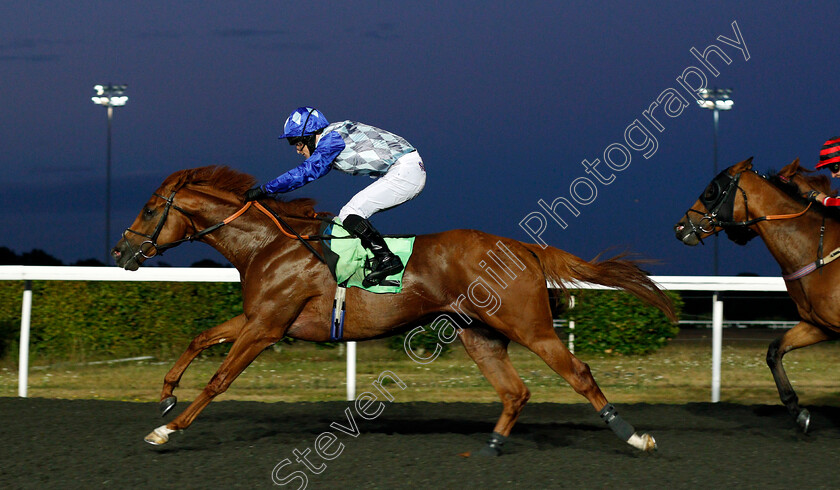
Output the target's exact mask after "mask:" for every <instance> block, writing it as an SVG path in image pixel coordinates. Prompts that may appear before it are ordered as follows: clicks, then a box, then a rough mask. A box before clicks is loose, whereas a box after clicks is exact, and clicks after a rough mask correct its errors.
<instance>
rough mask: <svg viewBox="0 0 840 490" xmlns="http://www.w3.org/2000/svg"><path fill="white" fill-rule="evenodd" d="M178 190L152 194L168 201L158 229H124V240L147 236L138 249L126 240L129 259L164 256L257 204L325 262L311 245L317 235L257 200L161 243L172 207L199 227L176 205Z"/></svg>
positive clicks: (257, 206)
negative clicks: (300, 229) (306, 232)
mask: <svg viewBox="0 0 840 490" xmlns="http://www.w3.org/2000/svg"><path fill="white" fill-rule="evenodd" d="M177 193H178V189H175V190H173V191H172V194H170V195H169V197H163V196H161V195H160V194H158V193H157V192H155V193H153V194H152V195H153V196H155V197H157V198H160V199H163V200H164V201H165V202H166V204H165V205H164V207H163V213H162V214H161V216H160V219H159V220H158V222H157V225H155V229H154V231H152V233H151V234H145V233H141V232H139V231H135V230H132V229H131V228H127V229H126V230H125V231H124V232H123V239H125V238H126V234H127V233H132V234H134V235H137V236H141V237H143V238H145V239H146V240H145V241H143V242H142V243H141V244H140V246H139V247H138V249H137V250H136V251H135V250H134V247H133V246H132V245H131V242H130V241H128V240H125V243H126V244H127V246H128V249H129V251H130V252H131V253H132V256H131V258H130V259H128V260H132V259H134V260H135V261H137V259H138V258H139V257H143V258H144V259H150V258H152V257H154V256H156V255H163V253H164V252H165V251H166V250H169V249H170V248H174V247H177V246H178V245H180V244H182V243H184V242H193V241H195V240H198V239H200V238H202V237H204V236H205V235H207V234H208V233H212V232H214V231H216V230H218V229H219V228H221V227H222V226H225V225H226V224H228V223H230V222H231V221H233V220H235V219H236V218H238V217H240V216H242V214H243V213H245V211H247V210H248V209H249V208H250V207H251V206H252V205H253V206H255V207H256V208H257V209H259V210H260V211H261V212H262V213H263V214H265V215H266V216H268V217H269V218H270V219H271V221H272V222H273V223H274V224H275V225H276V226H277V228H278V229H279V230H280V231H281V232H282V233H283V234H284V235H286V236H287V237H289V238H296V239H298V240H300V242H301V243H303V244H304V246H306V248H308V249H309V251H310V252H312V253H313V254H315V256H316V257H317V258H318V259H319V260H320V261H321V262H325V260H324V258H323V257H322V256H321V254H320V253H318V251H317V250H315V249H314V248H313V247H312V245H310V244H309V242H307V240H310V239H314V238H316V237H310V236H309V235H300V234H299V233H298V232H297V231H295V230H294V228H292V227H291V226H290V225H289V224H288V223H287V222H286V221H285V220H283V218H281V217H280V216H279V215H278V214H277V213H275V212H274V211H272V210H270V209H269V208H267V207H265V206H263V205H262V204H260V203H259V202H257V201H248V202H246V203H245V204H244V205H243V206H242V207H241V208H239V210H238V211H236V212H235V213H233V214H232V215H230V216H228V217H227V218H225V219H223V220H222V221H220V222H218V223H216V224H214V225H212V226H209V227H207V228H205V229H203V230H200V231H195V233H193V234H192V235H187V236H185V237H184V238H181V239H179V240H175V241H173V242H169V243H164V244H162V245H161V244H158V242H157V240H158V237H159V236H160V232H161V230H163V226H164V225H165V224H166V219H167V218H168V217H169V211H170V209H174V210H176V211H178V212H180V213H181V214H183V215H184V216H186V217H187V218H189V220H190V224H191V225H192V229H193V230H196V229H197V227H196V226H195V222H194V221H193V214H192V213H190V212H189V211H187V210H185V209H183V208H181V207H179V206H177V205H176V204H175V194H177ZM284 227H285V228H286V229H288V230H289V231H286V229H284Z"/></svg>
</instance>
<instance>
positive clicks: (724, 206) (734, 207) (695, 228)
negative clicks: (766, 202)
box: [674, 157, 756, 246]
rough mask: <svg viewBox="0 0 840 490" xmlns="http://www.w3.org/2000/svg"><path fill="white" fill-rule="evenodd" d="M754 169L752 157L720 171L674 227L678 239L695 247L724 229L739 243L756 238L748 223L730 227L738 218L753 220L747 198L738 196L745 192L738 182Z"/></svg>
mask: <svg viewBox="0 0 840 490" xmlns="http://www.w3.org/2000/svg"><path fill="white" fill-rule="evenodd" d="M751 169H752V157H750V158H748V159H747V160H744V161H743V162H740V163H738V164H736V165H734V166H732V167H730V168H728V169H726V170H724V171H723V172H721V173H720V174H718V175H717V176H716V177H715V178H714V179H713V180H712V181H711V182H710V183H709V185H707V186H706V189H705V190H704V191H703V193H702V194H700V198H699V199H697V201H696V202H695V203H694V205H692V206H691V208H690V209H689V210H688V211H686V213H685V215H684V216H683V218H682V219H681V220H680V221H679V222H678V223H677V224H676V225H675V226H674V232H675V233H676V236H677V240H679V241H681V242H683V243H684V244H686V245H691V246H694V245H697V244H698V243H702V242H703V239H704V238H706V237H708V236H710V235H713V234H715V233H718V232H719V231H720V230H722V229H723V230H725V231H726V233H727V235H728V236H729V238H730V239H732V240H733V241H734V242H735V243H738V244H739V245H743V244H745V243H747V242H748V241H749V240H751V239H752V238H753V237H755V236H756V234H755V232H754V231H752V230H751V229H750V228H748V227H747V226H734V227H728V226H727V225H730V224H733V223H734V222H735V221H744V220H747V219H749V217H748V216H747V214H748V213H747V209H746V199H736V197H737V195H738V194H739V193H741V194H743V192H744V191H743V190H742V189H741V188H740V187H739V185H738V183H739V181H740V179H741V174H742V173H743V172H744V171H747V170H751ZM736 201H737V203H736Z"/></svg>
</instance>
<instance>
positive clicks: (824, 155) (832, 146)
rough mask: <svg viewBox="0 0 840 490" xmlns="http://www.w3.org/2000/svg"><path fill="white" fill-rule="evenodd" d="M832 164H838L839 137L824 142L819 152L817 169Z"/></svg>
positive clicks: (839, 152)
mask: <svg viewBox="0 0 840 490" xmlns="http://www.w3.org/2000/svg"><path fill="white" fill-rule="evenodd" d="M832 163H840V136H838V137H836V138H831V139H830V140H828V141H826V142H825V144H824V145H823V147H822V150H820V163H818V164H817V168H822V167H825V166H826V165H831V164H832Z"/></svg>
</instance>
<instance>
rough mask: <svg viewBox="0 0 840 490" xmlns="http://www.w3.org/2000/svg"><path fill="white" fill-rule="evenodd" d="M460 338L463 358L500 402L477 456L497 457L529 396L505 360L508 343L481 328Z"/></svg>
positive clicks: (463, 334) (470, 330)
mask: <svg viewBox="0 0 840 490" xmlns="http://www.w3.org/2000/svg"><path fill="white" fill-rule="evenodd" d="M460 337H461V343H462V344H463V345H464V349H466V351H467V354H469V356H470V357H471V358H472V360H473V361H475V363H476V364H477V365H478V368H479V369H480V370H481V373H482V374H484V377H485V378H487V381H489V382H490V384H491V385H493V388H495V389H496V392H497V393H498V394H499V397H500V398H501V399H502V405H503V409H502V415H501V417H499V421H498V422H496V427H495V428H494V429H493V434H492V435H491V436H490V440H489V441H488V442H487V445H486V446H485V447H483V448H482V449H481V451H480V452H479V454H480V455H484V456H498V455H500V454H501V446H502V444H503V443H504V441H505V439H506V438H507V437H508V435H510V431H511V429H512V428H513V424H515V423H516V420H517V419H518V418H519V414H520V413H521V412H522V409H523V408H524V407H525V403H526V402H527V401H528V398H529V397H530V396H531V393H530V392H529V391H528V388H527V387H526V386H525V383H523V382H522V379H521V378H520V377H519V374H518V373H517V372H516V369H514V367H513V364H511V362H510V357H508V352H507V348H508V344H509V343H510V340H508V339H507V338H505V337H504V336H502V335H501V334H499V333H497V332H495V331H492V330H489V329H487V328H485V327H483V326H474V327H470V328H469V329H465V330H462V331H461V334H460Z"/></svg>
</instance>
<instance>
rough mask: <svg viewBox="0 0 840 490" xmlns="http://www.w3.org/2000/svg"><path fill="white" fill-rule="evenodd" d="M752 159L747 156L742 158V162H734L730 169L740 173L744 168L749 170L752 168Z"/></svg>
mask: <svg viewBox="0 0 840 490" xmlns="http://www.w3.org/2000/svg"><path fill="white" fill-rule="evenodd" d="M752 161H753V157H749V158H747V159H746V160H744V161H743V162H738V163H736V164H735V166H734V167H732V169H733V170H734V171H735V173H740V172H743V171H744V170H750V169H751V168H752Z"/></svg>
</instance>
